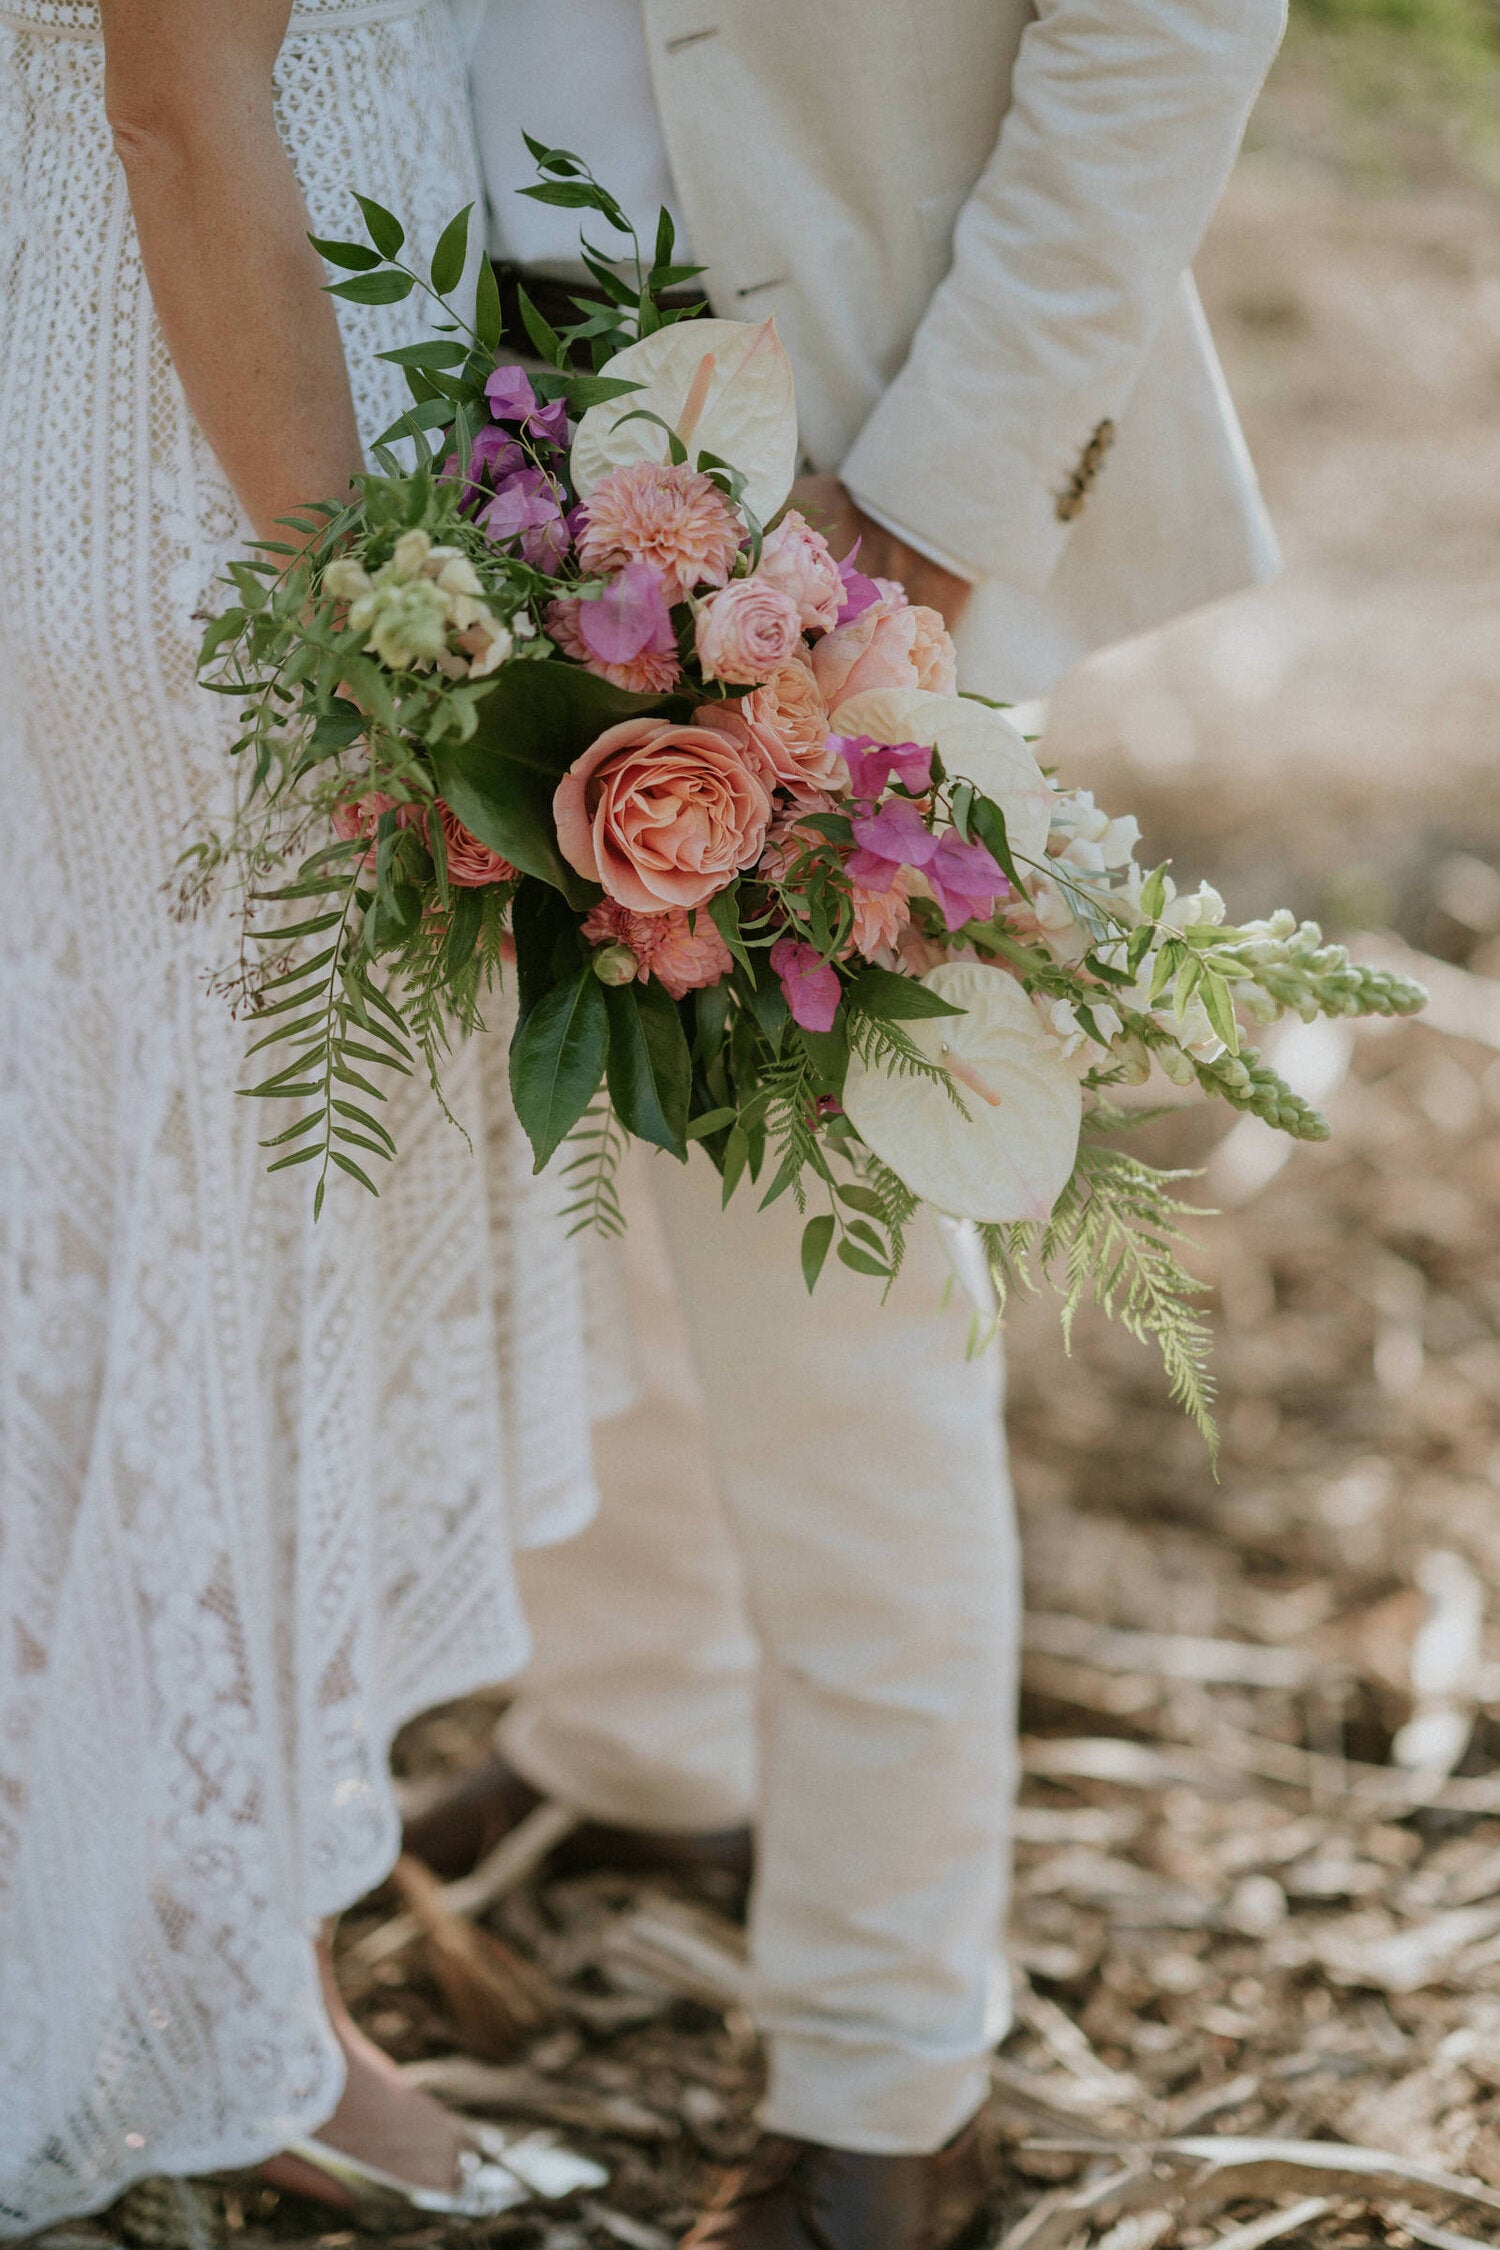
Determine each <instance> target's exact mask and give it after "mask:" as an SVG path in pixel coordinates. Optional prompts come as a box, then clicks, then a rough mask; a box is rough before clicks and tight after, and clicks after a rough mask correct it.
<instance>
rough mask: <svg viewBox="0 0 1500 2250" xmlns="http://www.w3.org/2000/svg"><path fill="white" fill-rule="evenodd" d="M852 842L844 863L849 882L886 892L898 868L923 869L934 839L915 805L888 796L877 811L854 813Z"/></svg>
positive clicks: (935, 844) (933, 848)
mask: <svg viewBox="0 0 1500 2250" xmlns="http://www.w3.org/2000/svg"><path fill="white" fill-rule="evenodd" d="M853 827H854V841H855V843H856V844H857V845H858V847H859V848H858V850H857V851H855V852H852V853H851V854H850V857H849V859H848V861H847V862H846V867H847V872H848V875H849V879H850V881H851V882H853V883H862V884H864V886H865V887H866V889H868V890H874V891H883V890H888V889H889V887H890V885H891V883H892V881H894V879H895V874H896V871H897V869H899V868H902V867H926V866H927V864H928V862H929V861H930V860H931V859H932V858H933V856H934V855H935V853H936V851H937V848H938V840H937V838H936V836H934V835H933V833H932V830H931V829H930V828H929V827H928V825H927V823H926V821H925V820H923V818H922V815H921V814H920V813H919V812H918V810H917V808H916V806H915V805H912V804H908V803H907V801H906V799H905V798H904V797H892V798H890V799H889V801H888V802H887V803H885V804H883V805H882V806H881V808H880V810H879V812H867V813H856V814H855V816H854V822H853Z"/></svg>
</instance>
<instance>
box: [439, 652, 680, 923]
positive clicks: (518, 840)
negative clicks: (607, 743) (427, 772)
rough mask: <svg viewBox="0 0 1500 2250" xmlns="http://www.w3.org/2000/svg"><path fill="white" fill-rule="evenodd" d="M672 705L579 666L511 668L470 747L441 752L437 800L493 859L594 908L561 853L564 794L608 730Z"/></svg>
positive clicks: (586, 886) (499, 680)
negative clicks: (559, 796)
mask: <svg viewBox="0 0 1500 2250" xmlns="http://www.w3.org/2000/svg"><path fill="white" fill-rule="evenodd" d="M665 701H666V698H664V697H662V696H649V695H632V694H630V693H629V692H628V691H627V690H626V689H624V688H617V687H613V686H612V685H611V684H610V682H609V681H608V680H601V679H599V678H597V677H596V676H595V674H593V673H592V672H585V671H584V670H583V669H582V668H581V666H578V665H571V664H557V663H549V662H542V663H527V664H507V665H505V666H503V667H502V669H501V670H500V671H499V672H498V673H497V674H496V675H495V683H494V686H493V687H492V688H491V690H490V691H489V693H488V694H486V695H485V696H484V698H483V699H482V700H481V701H480V702H479V704H478V705H477V706H476V710H475V718H476V725H475V731H474V734H473V735H472V736H471V738H470V739H469V741H467V742H464V743H454V742H444V743H439V744H437V745H436V746H435V747H434V749H433V751H432V767H433V774H434V777H435V778H436V781H437V785H438V791H439V794H440V795H441V796H442V797H443V798H444V799H445V800H446V802H447V803H448V804H449V805H450V806H451V807H452V809H453V811H454V812H455V813H456V814H457V815H458V817H459V819H460V820H461V821H462V822H463V824H464V826H465V827H466V828H468V829H471V830H472V831H473V833H474V834H475V835H476V836H477V837H478V838H479V840H480V842H481V843H484V844H488V845H489V847H490V849H491V851H496V852H499V853H501V854H502V856H503V857H504V858H506V859H508V860H509V861H510V863H511V865H512V866H513V867H518V868H520V870H521V872H522V873H523V874H525V875H534V876H536V877H537V878H538V879H539V880H540V881H541V882H544V883H550V884H551V885H552V886H553V888H554V889H555V890H559V891H561V892H562V893H563V896H564V897H565V898H566V899H567V900H568V901H569V903H570V904H571V905H573V906H577V907H586V906H591V905H592V904H593V903H594V901H595V900H596V899H597V897H598V895H599V894H598V891H597V889H596V888H595V886H594V885H593V884H592V883H588V882H585V881H584V879H583V878H582V877H581V876H580V875H578V874H577V873H576V872H575V871H574V869H572V868H571V867H569V866H568V864H567V862H566V861H565V860H564V859H563V857H562V855H561V853H560V852H559V851H558V849H557V840H556V824H555V822H554V819H553V812H552V800H553V797H554V796H555V794H556V792H557V785H558V783H559V782H560V781H561V779H562V777H563V775H564V774H565V773H566V772H567V770H568V768H569V766H570V765H571V764H572V763H573V761H574V759H575V758H579V757H581V756H582V755H583V753H584V751H585V750H587V749H588V748H589V746H590V744H591V743H593V742H596V741H597V740H598V738H599V736H600V735H601V734H602V733H603V732H604V730H605V728H606V727H610V726H616V725H618V723H619V722H620V721H621V720H622V719H630V718H636V717H638V716H639V715H640V714H641V713H643V712H650V711H659V710H661V709H662V707H663V704H664V702H665Z"/></svg>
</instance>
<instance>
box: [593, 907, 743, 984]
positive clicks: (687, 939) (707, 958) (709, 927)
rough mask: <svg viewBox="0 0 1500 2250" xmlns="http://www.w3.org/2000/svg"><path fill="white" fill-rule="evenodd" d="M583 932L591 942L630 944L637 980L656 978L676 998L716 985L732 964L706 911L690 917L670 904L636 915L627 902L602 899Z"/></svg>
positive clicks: (598, 943) (594, 908)
mask: <svg viewBox="0 0 1500 2250" xmlns="http://www.w3.org/2000/svg"><path fill="white" fill-rule="evenodd" d="M583 934H584V936H585V937H586V938H587V939H588V941H589V943H590V944H591V945H625V946H628V947H629V948H630V951H631V952H632V953H633V954H634V955H635V957H636V961H637V963H638V964H639V966H638V967H637V969H636V976H637V979H638V980H639V982H640V983H642V984H644V983H645V981H646V979H647V978H648V977H655V979H656V981H657V983H658V984H661V985H664V986H665V987H666V989H667V991H668V992H669V993H670V994H671V996H672V998H673V999H674V1000H681V999H682V998H683V997H684V995H685V994H687V993H689V992H698V991H700V990H701V989H702V987H703V986H704V985H708V984H717V983H718V982H719V979H720V978H721V977H727V976H728V974H729V972H730V970H731V969H732V968H733V967H734V961H733V958H732V956H731V954H730V951H729V948H728V946H727V945H726V944H725V943H724V940H723V939H722V938H721V937H720V935H719V933H718V931H717V929H716V928H715V927H714V924H713V921H712V919H711V918H710V916H709V914H708V913H707V911H706V910H700V911H699V912H698V913H697V914H696V915H693V916H691V917H689V915H688V914H687V913H686V912H685V911H684V910H683V908H682V907H680V906H673V907H669V908H668V909H667V911H666V913H665V914H634V913H632V912H631V910H630V908H629V907H628V906H621V905H620V904H619V903H618V901H617V900H615V899H612V898H606V899H602V900H601V901H600V903H599V904H598V905H597V906H596V907H593V908H592V909H591V910H590V912H589V914H588V917H587V919H586V920H585V922H584V925H583Z"/></svg>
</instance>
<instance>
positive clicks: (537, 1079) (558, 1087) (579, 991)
mask: <svg viewBox="0 0 1500 2250" xmlns="http://www.w3.org/2000/svg"><path fill="white" fill-rule="evenodd" d="M608 1046H609V1018H608V1015H607V1013H606V1011H605V1005H604V987H603V985H602V984H600V982H599V979H598V978H597V977H596V976H595V974H594V972H593V970H592V969H590V968H588V967H584V968H581V969H578V970H576V971H575V973H574V974H573V975H572V976H571V977H569V978H568V980H567V982H566V983H565V984H559V985H554V986H553V988H552V990H551V991H550V992H549V993H547V994H546V995H545V997H544V998H543V999H541V1000H540V1001H538V1003H537V1005H536V1006H535V1007H534V1008H533V1009H532V1011H531V1013H530V1015H529V1016H528V1017H527V1018H526V1021H525V1022H524V1023H523V1024H522V1025H521V1027H520V1029H519V1030H518V1031H517V1033H516V1036H515V1038H514V1039H513V1040H512V1041H511V1049H510V1087H511V1096H512V1099H513V1100H514V1102H515V1105H516V1115H517V1116H518V1117H519V1118H520V1120H521V1124H522V1127H523V1128H524V1130H525V1133H526V1137H527V1139H528V1140H529V1141H530V1143H531V1148H532V1154H533V1156H534V1157H535V1159H536V1169H537V1171H538V1172H540V1171H541V1170H542V1168H543V1166H544V1165H545V1164H546V1163H547V1162H548V1160H549V1159H550V1158H551V1157H552V1156H553V1154H554V1153H555V1152H556V1150H557V1148H558V1146H559V1144H560V1143H561V1142H562V1141H563V1140H565V1139H566V1137H567V1135H568V1134H569V1133H571V1132H572V1130H573V1127H574V1126H575V1125H576V1124H577V1123H578V1120H579V1118H580V1117H582V1115H583V1113H584V1111H585V1110H586V1109H587V1108H588V1106H589V1103H590V1102H591V1101H592V1100H593V1098H594V1095H595V1093H596V1092H597V1090H598V1086H599V1081H600V1079H601V1077H602V1076H603V1075H604V1061H605V1055H606V1052H607V1050H608Z"/></svg>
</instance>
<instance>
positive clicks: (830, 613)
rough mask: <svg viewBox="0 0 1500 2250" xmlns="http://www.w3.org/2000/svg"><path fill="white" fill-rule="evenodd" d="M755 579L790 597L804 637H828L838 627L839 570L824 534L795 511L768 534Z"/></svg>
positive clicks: (841, 585) (841, 589) (841, 586)
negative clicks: (813, 635) (765, 581)
mask: <svg viewBox="0 0 1500 2250" xmlns="http://www.w3.org/2000/svg"><path fill="white" fill-rule="evenodd" d="M756 575H757V576H758V577H760V578H764V579H767V580H769V582H770V584H771V585H773V586H779V587H780V588H781V590H782V592H783V593H784V594H790V595H791V597H792V600H793V601H794V602H795V603H796V604H797V615H798V616H799V618H800V619H801V621H802V630H803V632H804V633H828V632H831V631H832V630H833V628H834V626H835V625H836V624H837V623H838V621H839V611H840V609H841V608H842V607H843V602H844V581H843V579H842V577H841V576H840V574H839V566H838V564H837V563H836V562H835V561H834V559H833V553H832V550H831V549H830V547H829V545H828V541H827V540H826V539H825V538H824V537H823V534H822V532H821V531H814V530H813V528H812V525H811V524H810V523H809V522H808V521H807V518H806V517H805V516H804V515H802V514H801V513H800V512H799V511H798V510H797V509H796V508H788V510H787V512H786V514H785V515H784V516H783V517H782V519H781V521H780V523H779V524H778V525H777V526H776V529H775V530H774V531H770V532H767V534H766V537H765V540H764V542H763V544H762V547H761V551H760V563H759V566H758V568H757V572H756Z"/></svg>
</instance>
